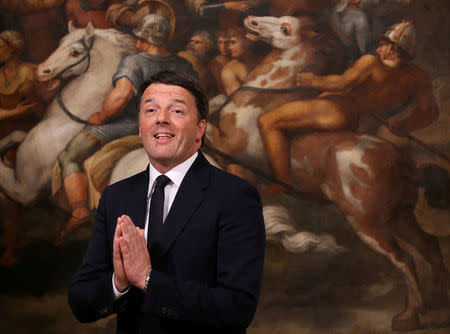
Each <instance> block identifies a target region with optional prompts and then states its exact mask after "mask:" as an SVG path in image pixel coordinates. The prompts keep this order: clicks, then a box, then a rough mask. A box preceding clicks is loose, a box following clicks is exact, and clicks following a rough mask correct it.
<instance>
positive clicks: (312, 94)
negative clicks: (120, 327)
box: [0, 0, 450, 334]
mask: <svg viewBox="0 0 450 334" xmlns="http://www.w3.org/2000/svg"><path fill="white" fill-rule="evenodd" d="M0 10H1V12H0V19H1V21H0V153H1V161H0V208H1V211H0V220H1V240H0V242H1V243H0V250H1V252H2V253H1V255H0V266H1V267H0V285H1V286H2V289H3V290H2V300H1V302H0V310H1V312H2V314H3V315H4V317H2V318H3V319H2V320H0V331H2V332H5V333H10V332H11V333H28V332H29V331H30V330H32V329H36V328H38V327H39V328H42V332H45V333H71V332H73V333H113V332H114V328H115V319H114V317H110V318H107V319H104V320H101V321H97V322H95V323H92V324H79V323H77V322H76V320H75V319H74V317H73V316H72V315H71V313H70V310H69V308H68V305H67V302H66V289H67V286H68V285H69V284H70V279H71V275H72V274H73V273H74V272H75V270H76V268H77V266H78V265H79V264H80V262H81V258H82V255H83V253H84V251H85V248H86V246H87V241H88V239H89V236H90V230H91V228H92V225H93V217H94V215H95V209H96V206H97V203H98V199H99V194H100V193H101V191H102V190H103V189H104V188H105V187H106V186H107V185H108V184H111V183H113V182H116V181H117V180H120V179H122V178H124V177H127V176H129V175H132V174H134V173H136V172H139V171H140V170H142V169H144V168H145V167H146V164H147V163H148V160H147V157H146V154H145V152H144V150H143V148H142V146H141V143H140V141H139V138H138V137H137V136H136V135H137V132H136V131H135V128H133V126H132V124H131V123H132V122H131V123H127V122H126V121H125V122H124V121H121V115H124V114H128V115H135V114H136V99H135V97H134V95H135V93H136V91H135V88H137V87H134V86H133V85H135V84H136V82H138V81H139V78H138V76H139V75H140V74H139V73H141V72H139V71H142V69H140V67H139V66H141V65H140V64H139V63H136V64H134V63H133V64H132V65H133V66H135V67H136V68H138V70H133V71H134V72H132V73H134V74H130V75H129V76H126V77H125V79H124V80H125V81H126V82H125V84H123V80H122V79H123V77H120V76H119V78H118V74H117V73H118V70H119V69H120V68H122V67H123V66H124V64H128V65H129V64H130V63H127V62H126V61H125V60H124V59H130V58H127V57H129V56H132V55H135V54H137V53H141V54H143V55H144V57H149V58H150V59H152V64H153V65H152V66H155V68H157V66H160V65H158V61H159V60H158V59H159V58H158V57H160V56H167V55H175V54H176V55H178V56H180V57H182V58H185V59H186V60H187V61H189V62H190V63H191V64H192V67H193V69H194V70H195V71H196V73H197V75H198V77H199V80H200V84H201V85H202V87H203V89H204V90H205V92H206V94H207V96H208V98H209V101H210V114H209V119H208V128H207V136H206V141H205V144H204V147H203V151H204V153H205V154H206V155H207V156H208V158H209V160H210V161H211V162H212V163H214V164H216V165H217V166H218V167H220V168H222V169H225V170H227V171H229V172H230V173H234V174H236V175H239V176H241V177H243V178H245V179H247V180H248V181H249V182H251V183H253V184H254V185H255V186H256V187H258V189H259V191H260V194H261V197H262V199H263V203H264V216H265V223H266V232H267V240H268V242H267V249H266V263H265V271H264V280H263V289H262V292H261V299H260V303H259V307H258V310H257V313H256V316H255V319H254V321H253V323H252V325H251V326H250V328H249V330H248V332H249V333H258V334H261V333H288V334H289V333H312V334H322V333H392V332H395V331H411V330H416V331H415V333H444V332H447V331H448V327H449V326H450V304H449V298H448V292H449V291H448V288H449V285H448V283H449V278H450V277H449V269H450V258H449V250H450V226H449V224H448V222H449V221H450V211H449V208H450V177H449V167H450V166H449V163H450V142H449V108H450V97H449V96H450V95H449V89H450V80H449V79H450V67H449V63H448V59H449V56H450V55H449V50H450V36H449V31H450V30H449V27H448V23H447V22H448V16H449V15H450V11H449V4H448V1H446V0H441V1H431V0H428V1H427V0H317V1H313V0H290V1H285V0H247V1H228V0H222V1H218V0H216V1H207V0H184V1H182V0H127V1H120V0H109V1H108V0H23V1H19V0H11V1H6V0H0ZM155 14H156V15H155ZM165 35H170V38H169V39H168V41H163V42H159V39H160V38H162V37H161V36H165ZM149 41H150V42H152V43H153V44H152V45H153V46H152V47H148V45H149V44H147V43H144V42H149ZM155 41H156V42H155ZM155 45H156V46H155ZM121 66H122V67H121ZM130 73H131V72H130ZM121 80H122V81H121ZM127 82H128V83H127ZM133 87H134V88H133ZM133 117H134V116H133ZM122 120H123V118H122ZM104 124H107V126H99V125H104ZM130 124H131V125H130Z"/></svg>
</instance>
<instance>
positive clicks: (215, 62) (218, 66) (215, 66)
mask: <svg viewBox="0 0 450 334" xmlns="http://www.w3.org/2000/svg"><path fill="white" fill-rule="evenodd" d="M216 43H217V49H218V51H219V54H218V55H217V56H215V57H214V58H213V59H211V61H210V62H209V64H208V68H209V70H210V71H211V73H212V74H213V76H214V79H215V80H216V86H217V90H218V93H219V94H222V95H225V87H224V86H223V83H222V78H221V77H220V75H221V73H222V69H223V67H224V66H225V65H226V64H227V63H228V62H229V61H230V52H229V48H228V44H229V43H230V39H229V37H228V34H227V31H226V30H218V31H216Z"/></svg>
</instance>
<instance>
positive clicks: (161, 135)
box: [155, 133, 173, 138]
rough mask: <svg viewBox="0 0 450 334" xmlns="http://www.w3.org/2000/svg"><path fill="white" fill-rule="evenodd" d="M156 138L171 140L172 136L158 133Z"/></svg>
mask: <svg viewBox="0 0 450 334" xmlns="http://www.w3.org/2000/svg"><path fill="white" fill-rule="evenodd" d="M155 137H156V138H160V137H168V138H172V137H173V135H170V134H168V133H158V134H157V135H156V136H155Z"/></svg>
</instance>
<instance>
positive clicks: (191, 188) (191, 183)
mask: <svg viewBox="0 0 450 334" xmlns="http://www.w3.org/2000/svg"><path fill="white" fill-rule="evenodd" d="M198 153H199V154H198V157H197V159H195V161H194V163H193V164H192V166H191V168H189V170H188V172H187V173H186V175H185V177H184V179H183V182H181V185H180V189H178V192H177V195H176V196H175V200H174V201H173V204H172V207H171V208H170V211H169V214H168V215H167V218H166V220H165V221H164V227H163V229H162V235H161V238H160V247H161V254H162V255H164V254H165V253H166V252H167V251H168V250H169V249H170V247H171V246H172V244H173V243H174V241H175V240H176V238H177V236H178V235H179V234H180V233H181V231H182V230H183V229H184V227H185V226H186V224H187V223H188V222H189V220H190V218H191V216H192V215H193V214H194V212H195V211H196V210H197V208H198V207H199V206H200V204H201V202H202V201H203V198H204V196H205V193H206V192H205V190H206V188H207V186H208V184H209V177H210V175H209V173H210V172H209V168H207V167H208V166H209V162H208V161H207V160H206V158H205V157H204V156H203V154H202V153H201V152H200V151H199V152H198Z"/></svg>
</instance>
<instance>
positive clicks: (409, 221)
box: [393, 208, 448, 309]
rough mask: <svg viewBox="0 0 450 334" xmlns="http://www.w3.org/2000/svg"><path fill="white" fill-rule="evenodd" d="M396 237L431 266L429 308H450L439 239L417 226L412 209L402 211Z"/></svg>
mask: <svg viewBox="0 0 450 334" xmlns="http://www.w3.org/2000/svg"><path fill="white" fill-rule="evenodd" d="M393 228H394V233H395V236H396V237H398V238H400V239H402V240H405V241H406V242H407V243H408V244H410V245H411V246H412V247H414V248H415V249H416V250H417V251H418V252H419V253H420V254H422V256H423V257H424V258H425V260H426V261H427V262H428V263H429V264H430V265H431V270H432V284H433V286H432V288H431V294H430V295H427V296H424V298H425V304H426V305H427V307H429V308H433V309H436V308H441V307H445V306H448V295H447V289H448V271H447V269H446V267H445V264H444V260H443V257H442V253H441V250H440V247H439V242H438V239H437V238H436V237H434V236H432V235H429V234H426V233H425V232H424V231H423V230H422V229H421V228H420V226H419V225H418V224H417V221H416V217H415V216H414V214H413V212H412V211H411V210H410V209H407V208H405V209H404V210H402V211H401V212H400V213H399V215H398V217H397V219H396V220H395V222H394V225H393Z"/></svg>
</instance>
